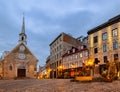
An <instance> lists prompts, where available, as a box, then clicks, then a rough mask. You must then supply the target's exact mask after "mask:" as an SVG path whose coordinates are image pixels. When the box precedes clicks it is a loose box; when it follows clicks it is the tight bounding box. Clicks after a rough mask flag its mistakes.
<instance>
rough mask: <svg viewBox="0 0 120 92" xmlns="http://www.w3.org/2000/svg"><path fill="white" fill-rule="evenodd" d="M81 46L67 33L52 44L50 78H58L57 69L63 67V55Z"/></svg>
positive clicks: (62, 34)
mask: <svg viewBox="0 0 120 92" xmlns="http://www.w3.org/2000/svg"><path fill="white" fill-rule="evenodd" d="M81 44H82V43H81V42H80V41H78V40H77V39H75V38H73V37H71V36H70V35H68V34H65V33H61V34H60V35H59V36H58V37H57V38H55V39H54V40H53V42H51V43H50V45H49V46H50V61H49V64H50V70H51V71H50V78H57V75H58V74H57V71H58V69H57V68H58V67H59V66H60V65H61V62H62V61H61V60H62V55H63V54H64V53H65V52H66V51H67V50H69V49H71V48H72V47H73V46H74V47H76V46H79V45H81ZM47 65H48V64H47Z"/></svg>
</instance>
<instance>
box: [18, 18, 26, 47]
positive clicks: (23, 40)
mask: <svg viewBox="0 0 120 92" xmlns="http://www.w3.org/2000/svg"><path fill="white" fill-rule="evenodd" d="M26 39H27V35H26V34H25V22H24V16H23V23H22V30H21V33H20V34H19V43H24V44H25V45H27V41H26Z"/></svg>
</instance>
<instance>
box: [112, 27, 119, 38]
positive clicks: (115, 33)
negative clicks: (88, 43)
mask: <svg viewBox="0 0 120 92" xmlns="http://www.w3.org/2000/svg"><path fill="white" fill-rule="evenodd" d="M112 36H113V37H115V36H118V29H117V28H115V29H113V30H112Z"/></svg>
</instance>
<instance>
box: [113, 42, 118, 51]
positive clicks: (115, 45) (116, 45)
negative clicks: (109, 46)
mask: <svg viewBox="0 0 120 92" xmlns="http://www.w3.org/2000/svg"><path fill="white" fill-rule="evenodd" d="M117 48H118V43H117V42H116V41H115V42H113V49H117Z"/></svg>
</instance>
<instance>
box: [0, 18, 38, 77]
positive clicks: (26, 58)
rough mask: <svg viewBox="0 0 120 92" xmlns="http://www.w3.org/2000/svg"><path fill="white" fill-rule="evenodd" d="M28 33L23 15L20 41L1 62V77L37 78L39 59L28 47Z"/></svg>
mask: <svg viewBox="0 0 120 92" xmlns="http://www.w3.org/2000/svg"><path fill="white" fill-rule="evenodd" d="M26 39H27V35H26V33H25V23H24V17H23V24H22V30H21V33H20V34H19V43H18V45H17V46H16V47H15V48H13V49H12V50H11V51H10V52H9V53H8V54H7V55H5V56H4V58H3V59H2V60H1V62H0V77H2V78H6V79H12V78H23V77H25V78H35V75H36V73H37V62H38V59H37V58H36V57H35V56H34V55H33V53H32V52H31V51H30V50H29V48H28V47H27V41H26Z"/></svg>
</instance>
